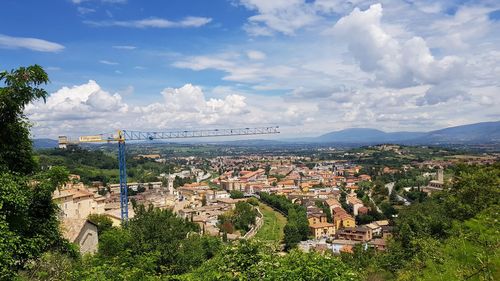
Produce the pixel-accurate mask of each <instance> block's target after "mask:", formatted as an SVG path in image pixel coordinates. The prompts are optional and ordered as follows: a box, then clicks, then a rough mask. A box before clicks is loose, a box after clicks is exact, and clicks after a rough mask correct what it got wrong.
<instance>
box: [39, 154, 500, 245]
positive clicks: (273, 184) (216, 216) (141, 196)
mask: <svg viewBox="0 0 500 281" xmlns="http://www.w3.org/2000/svg"><path fill="white" fill-rule="evenodd" d="M71 149H75V150H77V151H78V152H79V153H82V152H83V153H85V150H81V149H80V148H76V147H73V148H71ZM71 149H70V150H67V149H64V150H62V151H61V152H63V153H68V154H71V153H72V152H71ZM421 149H425V148H421ZM427 150H429V151H431V150H432V149H427ZM134 151H135V150H134ZM318 151H319V152H321V151H325V150H324V149H318ZM380 152H383V153H392V154H393V155H397V156H401V157H402V158H403V159H404V157H405V154H409V153H412V151H411V148H408V147H403V146H399V145H379V146H373V147H367V148H366V149H365V151H363V152H359V151H358V150H346V151H336V154H333V155H332V154H329V155H330V157H332V159H324V160H319V158H325V156H321V157H317V159H314V157H306V156H296V155H293V154H291V155H288V156H287V155H280V156H271V155H269V156H259V155H252V154H249V155H238V156H215V157H210V158H205V157H195V156H187V157H186V156H184V157H182V156H179V157H175V158H173V159H166V158H165V157H164V156H163V155H161V154H160V153H155V154H140V153H138V154H136V155H135V156H133V159H132V160H133V161H139V162H142V163H149V165H157V166H164V165H167V163H168V162H169V161H170V162H173V163H179V164H176V165H175V167H174V168H173V169H171V170H169V173H158V174H156V175H154V174H153V175H149V176H148V178H149V179H154V180H155V181H149V182H129V183H128V189H129V194H130V197H129V198H130V202H129V210H130V211H129V217H130V218H133V217H134V206H136V205H138V204H142V205H146V206H148V205H151V206H154V207H155V208H160V209H169V210H172V211H173V212H174V213H175V214H177V216H179V217H181V218H184V219H187V220H190V221H192V222H195V223H196V224H198V225H199V229H200V234H207V235H211V236H215V237H220V238H221V239H224V240H225V241H227V240H238V239H251V238H252V237H254V236H255V234H257V233H258V232H259V231H260V228H262V227H263V226H264V225H265V224H266V221H267V220H269V218H268V217H266V215H263V213H264V214H266V213H265V212H262V211H261V210H260V208H262V206H264V207H267V208H269V207H271V210H272V212H275V213H278V215H280V216H284V217H286V216H287V214H286V210H280V209H279V207H277V206H273V205H272V204H271V202H269V200H270V199H269V197H275V198H283V199H284V200H287V201H289V202H290V203H291V204H295V205H297V206H301V207H302V209H301V210H303V212H304V216H305V217H306V218H307V223H308V233H307V234H306V236H307V239H300V240H302V241H300V240H299V241H291V242H290V241H287V240H286V238H287V237H284V238H285V240H278V241H274V242H277V243H279V244H280V245H281V247H282V250H283V249H284V248H290V247H293V246H295V245H297V246H298V247H299V249H301V250H302V251H305V252H308V251H321V252H325V251H330V252H332V253H334V254H340V253H342V252H348V253H349V252H350V253H352V251H353V247H354V246H356V245H359V246H360V247H363V248H364V249H367V248H373V249H375V250H377V251H384V250H385V249H386V246H387V241H388V239H390V237H391V236H392V229H393V219H394V218H396V217H397V213H398V209H399V208H401V207H402V206H404V205H410V204H412V202H414V201H419V200H422V198H423V197H425V196H427V195H429V194H431V193H432V192H435V191H441V190H443V188H444V187H445V186H446V185H447V182H449V180H450V179H449V178H447V177H445V173H444V170H445V169H447V168H448V167H450V166H453V165H456V164H458V163H467V164H481V165H485V164H492V163H494V162H495V161H498V157H499V155H497V154H489V155H469V156H464V155H458V156H457V155H453V153H450V152H446V153H450V155H449V156H448V157H446V158H444V159H439V160H433V159H427V160H424V161H420V162H418V161H413V162H410V163H407V162H404V163H405V164H399V165H396V166H394V167H390V166H384V165H382V166H380V165H379V166H373V165H370V164H365V165H363V164H360V163H358V162H361V163H370V161H367V160H366V159H365V160H363V161H359V160H358V161H356V160H352V159H362V158H367V159H368V158H370V157H372V156H370V155H371V154H373V153H380ZM42 153H43V152H42ZM280 154H281V153H280ZM431 154H432V153H431ZM352 156H355V157H352ZM333 158H340V159H333ZM347 159H349V160H347ZM150 173H153V172H150ZM264 195H266V196H265V197H266V198H268V199H267V200H268V201H267V202H266V200H263V198H262V197H264ZM53 201H54V202H55V203H57V205H58V206H59V208H60V210H61V214H60V215H61V218H62V224H63V227H64V229H66V231H65V232H64V233H65V235H66V237H67V238H68V240H70V241H72V242H74V243H76V244H78V245H79V247H80V250H81V251H82V253H87V252H91V253H92V252H96V251H97V247H98V245H97V242H98V239H97V232H98V231H97V227H96V226H95V225H94V224H93V223H92V219H89V218H92V216H93V215H99V216H105V217H107V218H109V219H110V220H111V221H112V225H113V226H115V227H120V226H121V218H120V189H119V184H118V183H107V184H104V183H103V182H102V181H91V182H88V184H84V183H83V182H82V180H81V178H80V175H78V174H72V175H70V181H69V182H67V183H66V184H65V185H64V186H63V187H62V188H60V189H58V190H56V191H55V192H54V194H53ZM259 201H260V203H259ZM244 202H245V203H244ZM246 202H250V203H252V204H248V203H246ZM255 202H257V203H255ZM241 204H248V205H249V206H251V208H249V209H248V210H249V211H251V210H252V209H255V210H257V211H255V212H253V213H252V216H253V218H252V219H251V220H250V221H249V223H247V224H246V225H244V226H243V227H241V226H239V227H236V226H235V222H234V220H228V219H227V216H229V215H230V214H232V213H234V212H235V209H236V208H237V206H238V205H241ZM285 223H286V222H285V221H283V222H282V224H285ZM283 227H284V225H281V227H280V228H277V229H280V230H281V231H283ZM285 235H286V234H285ZM276 237H280V238H281V239H283V233H281V234H278V235H277V236H276Z"/></svg>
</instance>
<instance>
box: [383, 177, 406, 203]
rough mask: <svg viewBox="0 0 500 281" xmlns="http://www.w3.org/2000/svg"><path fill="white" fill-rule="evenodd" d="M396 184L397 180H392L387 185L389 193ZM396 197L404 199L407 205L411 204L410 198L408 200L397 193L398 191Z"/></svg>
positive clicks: (400, 199) (399, 199)
mask: <svg viewBox="0 0 500 281" xmlns="http://www.w3.org/2000/svg"><path fill="white" fill-rule="evenodd" d="M394 184H395V182H390V183H388V184H386V185H385V187H387V189H388V190H389V195H391V193H392V190H393V189H394ZM396 198H397V199H398V201H403V202H404V204H405V205H410V202H409V201H408V200H406V198H404V197H403V196H400V195H399V194H397V193H396Z"/></svg>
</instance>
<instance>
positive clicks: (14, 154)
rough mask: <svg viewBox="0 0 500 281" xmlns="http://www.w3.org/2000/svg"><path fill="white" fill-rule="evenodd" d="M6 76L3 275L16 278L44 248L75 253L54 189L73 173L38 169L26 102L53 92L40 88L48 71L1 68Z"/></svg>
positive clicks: (1, 99) (0, 181)
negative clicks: (65, 232)
mask: <svg viewBox="0 0 500 281" xmlns="http://www.w3.org/2000/svg"><path fill="white" fill-rule="evenodd" d="M0 81H3V82H4V83H5V85H6V87H3V88H0V126H1V127H0V280H9V279H12V278H13V277H14V276H15V274H16V272H17V271H18V270H22V269H25V268H27V267H28V266H30V265H31V262H32V261H33V260H35V259H37V258H39V257H40V256H41V255H42V254H43V253H44V252H46V251H49V250H53V251H60V252H64V253H67V254H68V255H70V256H75V255H76V251H75V250H74V247H72V246H71V245H69V243H68V242H67V241H66V240H64V239H63V238H62V237H61V233H60V230H59V222H58V219H57V208H56V206H55V205H54V203H53V202H52V192H53V191H54V190H55V189H56V188H59V187H60V186H61V185H62V184H63V183H64V182H65V181H67V179H68V172H67V171H66V170H65V169H64V168H61V167H54V168H53V169H52V170H50V171H48V172H44V173H40V172H37V166H36V161H35V160H34V158H33V155H32V150H31V141H30V139H29V123H28V122H27V120H26V117H25V116H24V114H23V109H24V107H25V106H26V105H27V104H28V103H30V102H32V101H35V100H37V99H39V98H45V97H46V96H47V93H46V92H45V91H44V90H43V89H41V88H38V86H39V85H41V84H44V83H47V81H48V78H47V74H46V73H45V72H44V71H43V69H42V68H41V67H39V66H37V65H35V66H31V67H27V68H24V67H22V68H19V69H18V70H13V71H11V72H1V73H0Z"/></svg>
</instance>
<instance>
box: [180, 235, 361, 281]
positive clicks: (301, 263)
mask: <svg viewBox="0 0 500 281" xmlns="http://www.w3.org/2000/svg"><path fill="white" fill-rule="evenodd" d="M185 277H186V278H185V280H304V281H306V280H325V281H326V280H358V279H359V278H360V277H361V276H360V275H359V274H358V273H357V272H356V271H355V270H354V269H353V268H352V267H350V266H349V265H348V264H346V263H344V262H343V261H342V260H341V259H340V258H338V257H334V256H332V255H330V254H320V253H314V252H313V253H303V252H301V251H297V250H293V251H291V252H290V253H289V254H287V255H284V256H281V255H278V254H277V253H276V252H274V251H273V250H272V249H270V248H269V247H268V246H267V245H262V244H259V243H258V242H252V241H250V242H248V241H241V242H239V243H236V244H234V245H229V246H227V247H226V248H225V249H224V250H223V251H222V252H221V253H220V254H219V255H217V256H215V257H214V258H213V259H211V260H209V261H208V262H206V263H205V264H203V265H202V266H201V267H200V268H199V269H197V270H195V271H194V272H192V273H190V274H188V275H185Z"/></svg>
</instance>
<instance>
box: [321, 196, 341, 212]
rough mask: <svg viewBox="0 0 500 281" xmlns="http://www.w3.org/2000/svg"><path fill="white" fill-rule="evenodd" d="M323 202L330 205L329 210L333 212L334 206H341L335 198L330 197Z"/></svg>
mask: <svg viewBox="0 0 500 281" xmlns="http://www.w3.org/2000/svg"><path fill="white" fill-rule="evenodd" d="M325 203H326V204H327V205H328V207H330V212H331V213H332V214H333V209H334V208H342V205H341V204H340V203H339V201H338V200H337V199H334V198H330V199H327V200H326V201H325Z"/></svg>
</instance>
